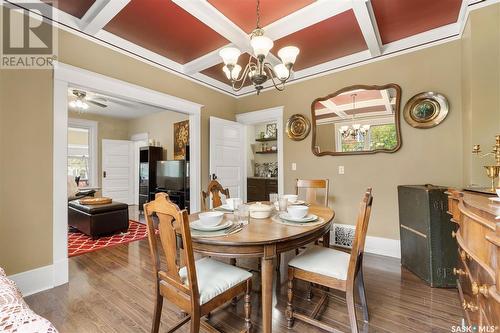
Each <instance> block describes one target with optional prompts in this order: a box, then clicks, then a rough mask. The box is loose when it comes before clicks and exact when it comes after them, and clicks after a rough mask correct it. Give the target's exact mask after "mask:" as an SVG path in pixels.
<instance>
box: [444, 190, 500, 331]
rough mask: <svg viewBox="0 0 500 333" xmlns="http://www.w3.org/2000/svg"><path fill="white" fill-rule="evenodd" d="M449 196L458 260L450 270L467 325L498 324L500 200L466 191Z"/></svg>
mask: <svg viewBox="0 0 500 333" xmlns="http://www.w3.org/2000/svg"><path fill="white" fill-rule="evenodd" d="M448 195H449V197H448V200H449V202H448V209H449V214H450V215H451V223H453V224H454V225H455V226H456V231H452V237H454V238H455V239H456V241H457V244H458V259H459V260H458V265H457V267H456V268H454V269H453V273H454V274H455V275H456V277H457V288H458V293H459V297H460V301H461V303H462V307H463V309H464V317H465V320H466V322H467V323H466V324H468V325H470V326H472V327H474V326H479V327H478V328H476V329H479V328H482V329H483V330H484V329H491V328H493V327H495V326H500V273H499V269H500V203H497V202H493V201H491V200H489V199H488V198H489V197H491V196H492V195H484V194H478V193H473V192H467V191H463V192H461V191H457V190H450V191H449V192H448ZM484 332H489V331H484Z"/></svg>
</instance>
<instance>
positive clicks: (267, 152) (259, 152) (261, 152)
mask: <svg viewBox="0 0 500 333" xmlns="http://www.w3.org/2000/svg"><path fill="white" fill-rule="evenodd" d="M277 152H278V151H277V150H271V151H256V152H255V153H256V154H276V153H277Z"/></svg>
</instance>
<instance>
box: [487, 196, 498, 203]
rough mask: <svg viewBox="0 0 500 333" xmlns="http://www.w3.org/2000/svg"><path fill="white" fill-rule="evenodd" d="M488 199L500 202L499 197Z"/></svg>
mask: <svg viewBox="0 0 500 333" xmlns="http://www.w3.org/2000/svg"><path fill="white" fill-rule="evenodd" d="M488 199H489V200H491V201H495V202H500V198H499V197H491V198H488Z"/></svg>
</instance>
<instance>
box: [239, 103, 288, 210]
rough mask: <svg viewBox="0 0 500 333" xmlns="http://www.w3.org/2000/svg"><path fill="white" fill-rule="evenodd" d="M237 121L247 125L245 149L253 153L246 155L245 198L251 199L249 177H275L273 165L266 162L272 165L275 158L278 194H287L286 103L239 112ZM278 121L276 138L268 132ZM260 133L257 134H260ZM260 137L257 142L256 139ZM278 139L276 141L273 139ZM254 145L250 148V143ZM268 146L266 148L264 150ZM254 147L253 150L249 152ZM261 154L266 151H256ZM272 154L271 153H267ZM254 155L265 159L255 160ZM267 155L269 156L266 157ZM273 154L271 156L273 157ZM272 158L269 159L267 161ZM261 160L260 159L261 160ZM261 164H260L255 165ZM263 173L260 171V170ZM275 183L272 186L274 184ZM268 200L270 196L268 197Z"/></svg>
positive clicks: (244, 158)
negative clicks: (284, 138) (285, 191)
mask: <svg viewBox="0 0 500 333" xmlns="http://www.w3.org/2000/svg"><path fill="white" fill-rule="evenodd" d="M236 121H237V122H238V123H240V124H243V125H245V135H244V137H245V141H244V149H245V151H246V152H251V153H252V154H244V157H243V165H244V167H243V169H242V170H243V199H244V200H245V201H248V199H249V198H250V199H251V195H249V193H248V188H249V187H248V182H249V180H250V181H252V179H251V178H249V177H254V176H256V175H257V177H258V178H260V177H259V175H260V176H262V177H263V178H274V177H273V176H275V174H274V171H273V168H274V167H272V166H271V167H269V166H265V167H263V164H264V163H266V164H268V165H269V164H270V163H271V162H269V161H271V159H272V160H274V161H276V163H277V177H275V178H276V180H277V183H278V184H277V189H278V191H277V192H278V194H283V193H284V164H283V163H284V162H283V106H278V107H274V108H269V109H264V110H257V111H252V112H246V113H240V114H237V115H236ZM272 124H275V125H276V128H275V130H274V129H273V130H272V131H274V133H276V134H275V137H273V134H272V133H271V132H268V133H266V130H267V125H272ZM257 132H258V133H257ZM261 133H263V135H262V138H260V136H261ZM255 139H257V141H255ZM274 139H275V140H274ZM251 144H253V145H254V146H253V147H252V148H251V147H250V145H251ZM264 147H265V149H263V148H264ZM273 147H274V148H273ZM250 149H252V150H251V151H249V150H250ZM259 150H260V152H261V153H262V152H263V150H264V154H262V155H258V154H255V153H257V151H259ZM268 154H269V155H268ZM250 155H253V156H259V159H260V157H263V158H262V163H260V162H256V160H257V158H256V159H255V160H254V161H253V162H252V157H251V156H250ZM264 156H270V158H269V157H264ZM271 156H272V157H271ZM267 160H269V161H267ZM259 161H260V160H259ZM256 163H257V164H259V165H256ZM256 166H260V167H261V168H262V169H263V170H258V172H256V171H257V170H256ZM259 172H261V173H259ZM274 184H275V183H273V184H272V185H273V189H274V186H275V185H274ZM266 200H267V198H266Z"/></svg>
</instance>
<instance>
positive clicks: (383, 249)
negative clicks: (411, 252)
mask: <svg viewBox="0 0 500 333" xmlns="http://www.w3.org/2000/svg"><path fill="white" fill-rule="evenodd" d="M365 252H367V253H373V254H378V255H381V256H386V257H393V258H401V242H400V240H399V239H390V238H383V237H375V236H366V243H365Z"/></svg>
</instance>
